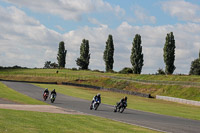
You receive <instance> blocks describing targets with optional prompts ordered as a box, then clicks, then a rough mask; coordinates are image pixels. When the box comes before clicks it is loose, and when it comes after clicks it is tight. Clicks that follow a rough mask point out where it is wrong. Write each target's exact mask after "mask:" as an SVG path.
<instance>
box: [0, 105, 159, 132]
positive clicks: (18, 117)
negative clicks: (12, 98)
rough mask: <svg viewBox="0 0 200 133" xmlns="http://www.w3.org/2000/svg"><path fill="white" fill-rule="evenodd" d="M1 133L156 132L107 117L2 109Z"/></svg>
mask: <svg viewBox="0 0 200 133" xmlns="http://www.w3.org/2000/svg"><path fill="white" fill-rule="evenodd" d="M0 132H1V133H7V132H8V133H46V132H49V133H56V132H57V133H94V132H96V133H105V132H107V133H121V132H124V133H133V132H137V133H154V132H156V131H152V130H149V129H144V128H140V127H137V126H133V125H128V124H124V123H120V122H116V121H113V120H109V119H106V118H100V117H95V116H87V115H68V114H66V115H63V114H52V113H41V112H31V111H15V110H7V109H0Z"/></svg>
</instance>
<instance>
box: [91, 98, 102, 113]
mask: <svg viewBox="0 0 200 133" xmlns="http://www.w3.org/2000/svg"><path fill="white" fill-rule="evenodd" d="M99 105H100V102H99V100H98V99H96V101H94V102H93V103H91V105H90V110H92V109H94V110H97V108H98V107H99Z"/></svg>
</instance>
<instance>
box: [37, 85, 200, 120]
mask: <svg viewBox="0 0 200 133" xmlns="http://www.w3.org/2000/svg"><path fill="white" fill-rule="evenodd" d="M35 85H37V86H39V87H42V88H49V89H50V90H52V89H56V91H57V92H59V93H62V94H65V95H69V96H73V97H78V98H82V99H86V100H92V98H93V96H94V95H95V94H97V93H99V92H100V93H101V95H102V103H105V104H110V105H115V104H116V102H118V101H119V100H120V99H121V98H122V97H124V96H125V94H121V93H115V92H110V91H99V90H94V89H87V88H82V87H74V86H64V85H44V84H35ZM127 96H128V108H130V109H136V110H141V111H147V112H153V113H157V114H163V115H169V116H177V117H183V118H188V119H195V120H200V111H199V110H200V107H197V106H190V105H185V104H179V103H175V102H167V101H163V100H157V99H149V98H143V97H137V96H133V95H127Z"/></svg>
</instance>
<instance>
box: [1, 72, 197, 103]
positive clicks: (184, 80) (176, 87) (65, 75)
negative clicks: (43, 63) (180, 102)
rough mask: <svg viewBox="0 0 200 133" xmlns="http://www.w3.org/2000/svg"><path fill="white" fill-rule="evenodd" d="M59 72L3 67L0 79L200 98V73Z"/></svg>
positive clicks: (192, 98) (191, 98)
mask: <svg viewBox="0 0 200 133" xmlns="http://www.w3.org/2000/svg"><path fill="white" fill-rule="evenodd" d="M56 71H57V69H1V70H0V79H10V80H11V79H13V80H23V81H41V82H59V83H60V82H72V83H79V84H89V85H95V86H99V87H105V88H117V89H123V90H130V91H136V92H142V93H150V94H151V95H152V96H155V95H163V96H171V97H178V98H184V99H189V100H196V101H200V97H199V95H200V76H188V75H145V74H141V75H137V74H118V73H102V72H96V71H83V70H80V71H79V70H78V71H77V70H70V69H59V70H58V71H59V72H58V74H57V73H56Z"/></svg>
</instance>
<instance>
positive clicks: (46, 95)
mask: <svg viewBox="0 0 200 133" xmlns="http://www.w3.org/2000/svg"><path fill="white" fill-rule="evenodd" d="M48 96H49V94H48V93H46V92H45V93H44V94H43V99H44V101H46V100H47V98H48ZM49 99H50V100H51V103H53V102H54V101H55V99H56V94H51V95H50V97H49Z"/></svg>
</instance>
